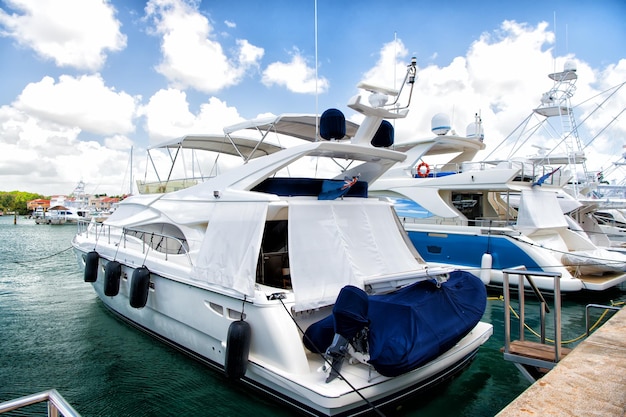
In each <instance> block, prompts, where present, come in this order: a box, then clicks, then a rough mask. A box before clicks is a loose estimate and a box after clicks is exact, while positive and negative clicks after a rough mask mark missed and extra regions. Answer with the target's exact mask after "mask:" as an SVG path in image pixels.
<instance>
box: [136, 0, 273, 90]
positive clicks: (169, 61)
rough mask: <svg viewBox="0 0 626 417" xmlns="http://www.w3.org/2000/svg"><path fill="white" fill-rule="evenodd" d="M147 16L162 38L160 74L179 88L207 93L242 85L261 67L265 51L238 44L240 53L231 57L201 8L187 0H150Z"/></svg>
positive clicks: (247, 44)
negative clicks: (218, 39) (214, 33)
mask: <svg viewBox="0 0 626 417" xmlns="http://www.w3.org/2000/svg"><path fill="white" fill-rule="evenodd" d="M146 16H147V17H148V18H151V19H152V20H153V22H154V28H155V29H154V30H155V32H156V33H157V34H158V35H160V36H162V43H161V52H162V54H163V61H162V62H161V64H159V65H158V66H157V71H158V72H159V73H160V74H162V75H164V76H165V77H166V78H167V79H168V80H169V82H170V83H171V85H172V86H173V87H175V88H178V89H181V90H182V89H186V88H194V89H196V90H198V91H202V92H205V93H213V92H217V91H220V90H222V89H224V88H226V87H230V86H233V85H236V84H238V83H239V82H240V81H241V80H242V79H243V78H244V76H245V75H246V73H247V71H248V70H249V69H250V68H254V67H256V66H258V63H259V60H260V59H261V57H262V56H263V54H264V50H263V49H262V48H259V47H256V46H254V45H251V44H250V43H249V42H248V41H245V40H239V41H237V45H238V50H237V51H235V52H234V53H233V58H229V56H228V55H227V53H226V52H225V51H224V50H223V48H222V45H221V44H220V43H219V42H218V41H217V40H215V39H214V36H213V34H212V31H213V28H212V27H211V25H210V22H209V20H208V19H207V18H206V17H204V16H203V15H201V14H200V13H199V12H198V10H197V5H195V4H192V3H190V2H186V1H184V0H150V1H149V2H148V5H147V6H146Z"/></svg>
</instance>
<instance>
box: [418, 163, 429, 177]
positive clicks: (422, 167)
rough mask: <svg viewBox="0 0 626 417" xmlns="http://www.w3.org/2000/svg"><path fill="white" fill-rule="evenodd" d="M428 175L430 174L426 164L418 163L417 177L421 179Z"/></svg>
mask: <svg viewBox="0 0 626 417" xmlns="http://www.w3.org/2000/svg"><path fill="white" fill-rule="evenodd" d="M428 174H430V167H429V166H428V164H427V163H426V162H420V164H419V165H418V166H417V175H418V176H420V177H422V178H426V177H427V176H428Z"/></svg>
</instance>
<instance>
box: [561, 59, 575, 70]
mask: <svg viewBox="0 0 626 417" xmlns="http://www.w3.org/2000/svg"><path fill="white" fill-rule="evenodd" d="M563 70H564V71H576V62H574V61H565V65H563Z"/></svg>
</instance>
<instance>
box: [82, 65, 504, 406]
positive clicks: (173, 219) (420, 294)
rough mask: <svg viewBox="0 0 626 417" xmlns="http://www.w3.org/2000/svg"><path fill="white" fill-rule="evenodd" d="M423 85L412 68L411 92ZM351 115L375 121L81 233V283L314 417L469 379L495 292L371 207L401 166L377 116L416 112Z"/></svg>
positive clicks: (335, 127) (340, 121) (324, 125)
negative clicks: (437, 261)
mask: <svg viewBox="0 0 626 417" xmlns="http://www.w3.org/2000/svg"><path fill="white" fill-rule="evenodd" d="M414 74H415V60H413V62H412V64H411V65H409V66H408V68H407V78H406V81H409V83H407V84H403V86H404V85H409V84H410V88H411V90H412V87H413V84H412V80H413V77H414ZM403 89H404V87H403V88H402V89H401V90H400V91H396V92H391V91H390V90H388V89H383V90H384V92H385V93H386V94H389V93H390V92H391V93H393V94H394V95H395V96H397V97H398V98H399V97H400V95H401V94H402V90H403ZM367 90H371V87H369V88H367ZM374 94H378V95H380V94H381V93H380V92H375V93H374ZM409 94H410V92H409ZM396 101H397V100H396ZM374 102H379V103H381V100H374ZM350 107H352V108H354V109H355V110H357V111H359V112H361V113H362V114H364V115H365V121H364V123H362V124H361V126H360V127H359V130H358V131H357V132H356V133H355V135H354V137H352V138H351V139H347V140H346V139H343V138H344V136H345V135H346V123H345V117H344V116H343V113H342V112H340V111H339V110H337V109H331V110H328V111H326V112H324V114H323V115H322V117H321V119H320V136H321V139H320V140H319V141H315V142H311V143H306V144H303V145H299V146H293V147H288V148H285V149H281V150H278V151H276V152H269V153H268V154H267V155H264V156H259V157H256V158H250V159H248V160H247V161H245V163H243V164H242V165H240V166H237V167H233V168H232V169H230V170H228V171H226V172H223V173H220V174H219V175H216V176H214V177H211V178H208V179H206V180H205V181H204V182H202V183H199V184H197V185H193V186H191V187H188V188H184V189H180V190H178V191H172V192H167V193H156V194H142V195H137V196H132V197H129V198H127V199H125V200H123V201H122V202H121V203H120V204H119V206H118V208H117V209H116V211H115V212H114V213H113V214H112V215H111V216H110V217H108V218H107V219H106V220H105V221H104V222H103V223H101V224H98V223H95V222H91V223H84V224H81V225H80V227H79V231H78V233H77V234H76V235H75V237H74V239H73V241H72V245H73V248H74V251H75V253H76V256H77V260H78V264H79V266H80V267H81V268H82V269H83V270H84V279H85V281H87V282H90V283H92V285H93V288H94V290H95V292H96V294H97V295H98V297H99V298H100V299H101V300H102V301H103V302H104V304H105V305H106V306H107V307H108V308H109V309H110V310H111V311H113V312H114V313H115V314H117V315H119V316H120V317H122V318H123V319H125V320H127V321H129V322H130V323H132V324H133V325H135V326H137V327H139V328H140V329H142V330H144V331H146V332H148V333H150V334H152V335H154V336H155V337H157V338H158V339H159V340H162V341H165V342H167V343H170V344H172V345H173V346H175V347H177V348H179V349H181V350H182V351H184V352H186V353H189V354H190V355H192V356H193V357H194V358H196V359H198V360H200V361H201V362H203V363H205V364H207V365H209V366H212V367H214V368H216V369H218V370H220V371H223V372H224V373H225V374H226V376H227V377H228V378H231V379H233V380H239V381H241V382H242V383H243V384H246V385H248V386H251V387H253V388H255V389H257V390H259V391H261V392H263V393H265V394H267V395H268V397H270V398H273V399H278V400H281V401H283V402H285V403H287V404H289V405H291V406H292V407H293V408H294V409H295V410H297V411H298V412H301V413H304V414H308V415H322V416H350V415H362V414H365V413H368V412H370V411H372V410H377V409H378V408H380V407H385V406H388V405H390V404H393V403H396V402H398V401H402V400H404V399H405V398H407V397H408V396H410V395H411V394H413V393H416V392H418V391H420V390H422V389H424V388H427V387H431V386H433V385H435V384H437V383H440V382H442V381H444V380H447V379H448V378H450V377H452V376H453V375H455V374H457V373H458V372H460V371H462V370H463V369H465V368H466V367H467V366H468V365H469V364H470V363H471V361H472V359H473V358H474V357H475V355H476V353H477V351H478V349H479V347H480V346H481V345H482V344H483V343H484V342H485V341H487V340H488V339H489V337H490V336H491V334H492V332H493V328H492V326H491V325H490V324H488V323H484V322H481V321H480V320H481V317H482V315H483V313H484V311H485V308H486V290H485V287H484V285H483V283H482V282H481V281H480V279H479V278H477V277H476V276H474V275H472V274H470V273H467V272H464V271H459V270H457V269H454V268H449V267H437V266H433V265H429V264H427V263H425V262H424V261H423V260H422V259H421V257H420V256H419V254H418V253H417V252H416V251H415V249H414V247H413V245H412V244H411V243H410V241H409V240H408V239H407V236H406V234H405V232H404V230H403V229H402V227H401V225H400V223H399V221H398V219H397V216H396V215H395V213H394V211H393V207H392V205H391V204H390V203H389V202H387V201H381V200H379V199H374V198H368V185H369V184H370V183H371V182H373V181H374V180H376V178H378V177H379V176H380V175H381V174H383V173H384V172H385V171H386V170H388V169H389V168H390V167H392V166H393V165H394V164H396V163H398V162H400V161H402V160H404V159H405V158H406V155H405V154H403V153H400V152H396V151H392V150H389V149H384V147H385V146H388V145H387V144H388V140H389V138H392V137H393V131H392V129H393V128H392V126H391V124H390V123H389V122H385V121H383V118H385V119H391V118H393V119H401V118H403V117H405V116H406V114H407V111H408V109H407V108H402V107H399V106H397V105H396V103H393V104H391V105H389V106H384V103H381V104H380V105H379V106H376V107H374V106H368V105H364V104H362V103H361V97H360V96H358V97H356V98H355V99H353V100H352V101H351V103H350ZM258 123H260V122H259V121H255V122H253V124H258ZM239 128H241V126H240V127H239ZM243 128H245V126H244V127H243ZM234 130H236V129H225V132H226V133H227V135H226V138H225V140H226V141H227V143H228V144H230V145H231V146H236V145H237V140H232V137H233V134H234ZM372 141H373V142H374V143H375V144H378V145H380V144H383V147H380V146H378V147H377V146H372V145H371V144H370V143H371V142H372ZM258 145H259V144H258V143H257V144H256V145H255V146H258ZM257 149H258V148H257ZM241 155H244V153H241ZM244 159H245V158H244ZM311 166H318V167H320V168H321V167H324V170H322V169H320V170H312V169H311ZM331 167H332V168H337V167H338V168H339V169H338V170H335V171H334V172H333V170H332V169H331ZM322 171H324V172H322ZM337 171H338V172H337Z"/></svg>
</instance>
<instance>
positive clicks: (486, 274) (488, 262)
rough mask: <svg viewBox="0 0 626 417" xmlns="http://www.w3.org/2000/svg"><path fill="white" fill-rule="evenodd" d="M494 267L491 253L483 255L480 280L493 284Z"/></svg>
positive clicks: (486, 283)
mask: <svg viewBox="0 0 626 417" xmlns="http://www.w3.org/2000/svg"><path fill="white" fill-rule="evenodd" d="M492 267H493V256H491V254H490V253H489V252H485V253H483V256H482V258H480V280H481V281H482V282H483V284H485V285H488V284H489V282H491V268H492Z"/></svg>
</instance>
